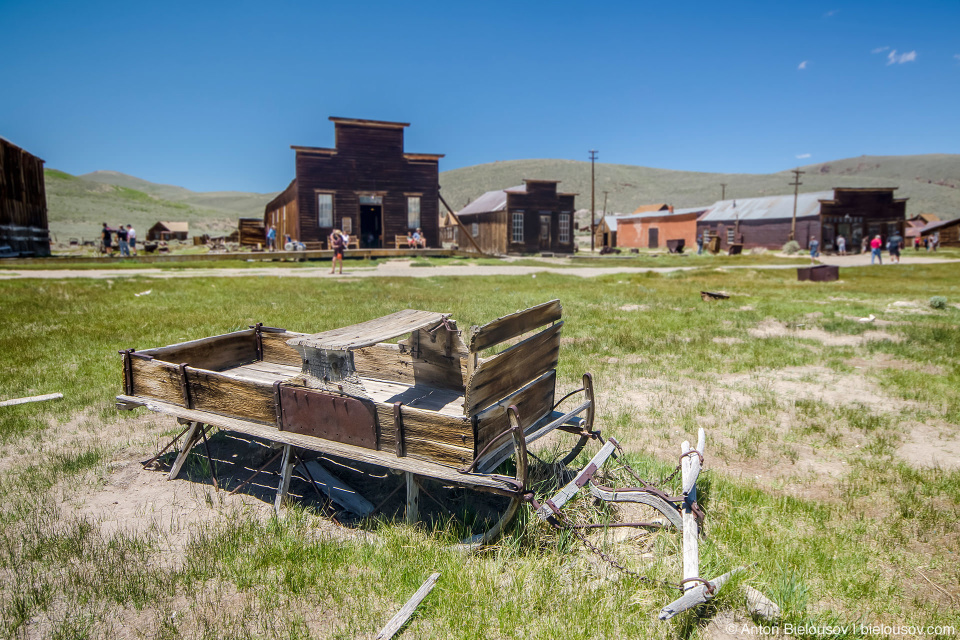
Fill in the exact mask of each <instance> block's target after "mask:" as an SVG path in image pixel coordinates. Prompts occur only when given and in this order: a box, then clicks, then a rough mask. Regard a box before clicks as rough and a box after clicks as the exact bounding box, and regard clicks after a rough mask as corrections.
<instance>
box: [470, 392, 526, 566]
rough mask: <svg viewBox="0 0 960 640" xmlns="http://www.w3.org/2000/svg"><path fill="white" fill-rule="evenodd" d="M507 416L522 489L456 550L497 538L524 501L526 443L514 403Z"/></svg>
mask: <svg viewBox="0 0 960 640" xmlns="http://www.w3.org/2000/svg"><path fill="white" fill-rule="evenodd" d="M507 416H508V417H509V419H510V433H511V434H512V435H513V449H514V453H515V454H516V458H517V473H516V481H517V484H519V486H520V487H522V489H521V490H520V491H519V492H518V495H514V496H513V497H512V498H511V499H510V504H508V505H507V508H506V509H505V510H504V512H503V515H501V516H500V519H499V520H497V521H496V522H495V523H494V525H493V526H492V527H490V528H489V529H487V530H486V531H484V532H483V533H478V534H476V535H473V536H470V537H469V538H464V539H463V540H461V541H460V544H458V545H454V546H455V548H457V549H458V550H461V551H476V550H477V549H479V548H480V547H482V546H484V545H487V544H489V543H491V542H493V541H494V540H496V539H497V538H499V537H500V535H501V534H502V533H503V530H504V529H505V528H506V527H507V525H508V524H510V522H511V521H512V520H513V519H514V517H515V516H516V515H517V511H518V510H519V508H520V504H521V503H522V502H523V501H524V498H523V493H524V492H525V491H526V486H527V443H526V440H525V439H524V437H523V428H522V427H521V426H520V418H519V417H518V415H517V407H516V406H515V405H510V406H509V407H508V408H507Z"/></svg>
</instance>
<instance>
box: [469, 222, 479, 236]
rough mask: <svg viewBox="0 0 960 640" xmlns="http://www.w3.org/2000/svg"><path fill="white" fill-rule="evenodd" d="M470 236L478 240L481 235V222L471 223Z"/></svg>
mask: <svg viewBox="0 0 960 640" xmlns="http://www.w3.org/2000/svg"><path fill="white" fill-rule="evenodd" d="M470 235H472V236H473V237H474V238H476V237H477V236H478V235H480V223H479V222H471V223H470Z"/></svg>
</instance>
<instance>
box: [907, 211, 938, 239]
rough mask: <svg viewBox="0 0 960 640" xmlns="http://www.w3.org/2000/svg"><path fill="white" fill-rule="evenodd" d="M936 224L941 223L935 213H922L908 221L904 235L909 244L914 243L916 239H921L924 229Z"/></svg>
mask: <svg viewBox="0 0 960 640" xmlns="http://www.w3.org/2000/svg"><path fill="white" fill-rule="evenodd" d="M934 222H940V216H938V215H936V214H935V213H920V214H917V215H915V216H912V217H911V218H909V219H908V220H907V221H906V226H905V227H904V231H905V232H904V234H903V237H904V238H906V239H907V244H909V243H910V242H912V241H913V239H914V238H919V237H921V236H922V235H923V228H924V227H925V226H927V225H928V224H932V223H934Z"/></svg>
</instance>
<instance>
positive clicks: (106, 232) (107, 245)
mask: <svg viewBox="0 0 960 640" xmlns="http://www.w3.org/2000/svg"><path fill="white" fill-rule="evenodd" d="M110 231H111V230H110V227H108V226H107V223H106V222H104V223H103V229H101V230H100V241H101V242H102V243H103V252H104V253H105V254H107V255H108V256H111V255H113V247H112V246H111V240H112V238H111V235H110Z"/></svg>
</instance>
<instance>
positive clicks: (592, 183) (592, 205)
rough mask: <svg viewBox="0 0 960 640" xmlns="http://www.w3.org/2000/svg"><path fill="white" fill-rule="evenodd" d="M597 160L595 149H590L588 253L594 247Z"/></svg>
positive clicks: (591, 251)
mask: <svg viewBox="0 0 960 640" xmlns="http://www.w3.org/2000/svg"><path fill="white" fill-rule="evenodd" d="M596 161H597V150H596V149H590V253H593V251H594V249H595V247H594V246H593V245H594V237H595V235H596V232H595V230H594V228H593V227H594V224H595V223H596V219H597V203H596V199H595V198H594V195H595V191H594V187H595V186H596V174H595V173H594V163H595V162H596Z"/></svg>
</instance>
